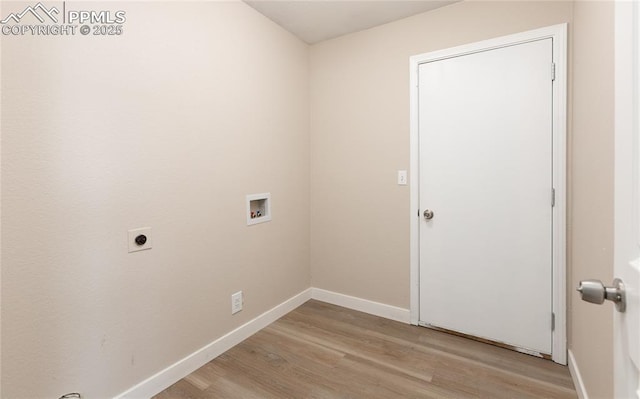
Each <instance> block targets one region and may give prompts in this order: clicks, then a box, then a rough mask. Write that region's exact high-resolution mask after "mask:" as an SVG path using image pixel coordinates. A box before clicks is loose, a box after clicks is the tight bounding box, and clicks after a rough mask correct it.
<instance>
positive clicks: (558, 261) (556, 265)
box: [409, 24, 567, 364]
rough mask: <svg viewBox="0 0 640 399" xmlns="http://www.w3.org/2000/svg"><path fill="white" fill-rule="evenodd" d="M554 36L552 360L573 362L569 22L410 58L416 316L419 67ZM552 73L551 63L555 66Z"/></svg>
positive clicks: (415, 300) (414, 319) (414, 303)
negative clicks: (569, 324) (569, 325)
mask: <svg viewBox="0 0 640 399" xmlns="http://www.w3.org/2000/svg"><path fill="white" fill-rule="evenodd" d="M546 38H551V39H553V63H554V64H555V80H554V85H553V126H552V131H553V156H552V160H553V186H554V189H555V206H554V208H553V233H552V234H553V259H552V268H553V272H552V275H553V277H552V278H553V282H552V295H553V298H552V308H553V313H554V315H555V328H554V330H553V333H552V339H553V341H552V346H551V347H552V353H551V356H552V359H553V361H554V362H556V363H560V364H567V342H566V142H567V139H566V137H567V106H566V103H567V24H559V25H553V26H549V27H546V28H540V29H536V30H531V31H527V32H522V33H517V34H513V35H508V36H503V37H499V38H495V39H489V40H484V41H481V42H476V43H472V44H467V45H463V46H458V47H453V48H449V49H444V50H438V51H433V52H429V53H425V54H419V55H415V56H412V57H411V58H410V60H409V68H410V69H409V76H410V88H409V89H410V173H409V183H410V206H409V209H410V211H409V212H410V214H409V217H410V219H409V220H410V320H411V324H414V325H417V324H418V321H419V315H420V309H419V307H420V297H419V295H420V278H419V277H420V276H419V273H420V236H419V234H420V230H419V222H420V215H419V212H420V209H419V192H420V189H419V184H420V176H419V159H420V146H419V128H418V127H419V106H418V105H419V104H418V69H419V68H418V67H419V65H420V64H422V63H425V62H432V61H437V60H440V59H446V58H450V57H456V56H461V55H466V54H473V53H476V52H480V51H486V50H490V49H495V48H500V47H506V46H511V45H515V44H521V43H526V42H530V41H535V40H540V39H546ZM549 73H550V74H551V73H552V71H551V65H550V66H549Z"/></svg>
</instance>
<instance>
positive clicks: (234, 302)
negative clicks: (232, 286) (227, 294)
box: [231, 291, 244, 314]
mask: <svg viewBox="0 0 640 399" xmlns="http://www.w3.org/2000/svg"><path fill="white" fill-rule="evenodd" d="M243 302H244V299H243V298H242V291H238V292H236V293H235V294H232V295H231V314H236V313H238V312H239V311H241V310H242V304H243Z"/></svg>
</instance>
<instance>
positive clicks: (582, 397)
mask: <svg viewBox="0 0 640 399" xmlns="http://www.w3.org/2000/svg"><path fill="white" fill-rule="evenodd" d="M567 352H568V353H569V373H571V378H572V379H573V385H575V386H576V392H577V393H578V398H579V399H589V395H587V389H586V388H585V386H584V381H582V375H581V374H580V370H579V369H578V364H577V363H576V358H575V357H574V356H573V352H572V351H571V349H569V350H568V351H567Z"/></svg>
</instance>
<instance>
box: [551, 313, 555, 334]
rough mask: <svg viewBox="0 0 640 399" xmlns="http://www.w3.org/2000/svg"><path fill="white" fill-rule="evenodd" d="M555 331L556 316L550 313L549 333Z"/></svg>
mask: <svg viewBox="0 0 640 399" xmlns="http://www.w3.org/2000/svg"><path fill="white" fill-rule="evenodd" d="M555 330H556V314H555V313H551V331H555Z"/></svg>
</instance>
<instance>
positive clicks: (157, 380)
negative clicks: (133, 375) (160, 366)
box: [116, 288, 312, 399]
mask: <svg viewBox="0 0 640 399" xmlns="http://www.w3.org/2000/svg"><path fill="white" fill-rule="evenodd" d="M311 291H312V289H311V288H309V289H306V290H304V291H302V292H301V293H299V294H298V295H296V296H294V297H292V298H290V299H288V300H286V301H285V302H283V303H281V304H280V305H278V306H276V307H274V308H273V309H271V310H268V311H266V312H264V313H263V314H261V315H260V316H258V317H256V318H255V319H253V320H251V321H249V322H247V323H245V324H243V325H242V326H240V327H238V328H236V329H235V330H233V331H231V332H230V333H228V334H226V335H224V336H222V337H220V338H218V339H217V340H215V341H213V342H212V343H210V344H208V345H207V346H205V347H203V348H201V349H199V350H197V351H195V352H194V353H192V354H191V355H189V356H187V357H185V358H184V359H182V360H179V361H178V362H176V363H174V364H172V365H171V366H169V367H167V368H166V369H164V370H162V371H160V372H159V373H157V374H155V375H153V376H151V377H149V378H147V379H146V380H144V381H142V382H141V383H139V384H138V385H136V386H134V387H133V388H131V389H129V390H127V391H125V392H123V393H121V394H120V395H118V396H116V399H134V398H135V399H138V398H145V399H146V398H150V397H152V396H154V395H156V394H158V393H160V392H162V391H163V390H165V389H166V388H168V387H170V386H171V385H173V384H174V383H175V382H176V381H179V380H180V379H182V378H184V377H186V376H187V375H189V374H190V373H192V372H193V371H195V370H197V369H198V368H200V367H202V366H203V365H205V364H207V363H208V362H210V361H211V360H213V359H215V358H216V357H218V356H220V355H221V354H223V353H224V352H226V351H227V350H229V349H231V348H233V347H234V346H235V345H237V344H239V343H240V342H242V341H244V340H245V339H247V338H249V337H250V336H252V335H253V334H255V333H256V332H258V331H260V330H261V329H263V328H265V327H266V326H268V325H269V324H271V323H273V322H274V321H276V320H277V319H279V318H280V317H282V316H284V315H285V314H287V313H289V312H291V311H292V310H294V309H295V308H297V307H298V306H300V305H302V304H303V303H305V302H307V301H308V300H309V299H311Z"/></svg>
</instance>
